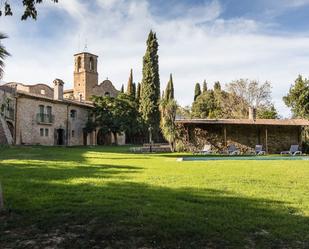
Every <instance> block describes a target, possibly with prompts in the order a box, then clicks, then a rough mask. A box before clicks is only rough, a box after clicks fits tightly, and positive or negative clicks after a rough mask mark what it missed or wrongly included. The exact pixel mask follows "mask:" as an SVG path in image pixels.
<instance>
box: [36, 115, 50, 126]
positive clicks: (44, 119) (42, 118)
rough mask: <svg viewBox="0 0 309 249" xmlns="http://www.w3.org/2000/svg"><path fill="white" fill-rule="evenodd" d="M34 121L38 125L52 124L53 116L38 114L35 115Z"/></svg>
mask: <svg viewBox="0 0 309 249" xmlns="http://www.w3.org/2000/svg"><path fill="white" fill-rule="evenodd" d="M36 120H37V122H38V123H40V124H52V123H53V122H54V115H51V114H45V113H38V114H37V115H36Z"/></svg>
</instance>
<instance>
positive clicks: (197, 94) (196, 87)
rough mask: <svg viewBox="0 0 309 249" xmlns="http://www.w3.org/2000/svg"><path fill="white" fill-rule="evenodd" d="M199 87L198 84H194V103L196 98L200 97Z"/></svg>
mask: <svg viewBox="0 0 309 249" xmlns="http://www.w3.org/2000/svg"><path fill="white" fill-rule="evenodd" d="M201 93H202V92H201V86H200V83H196V84H195V88H194V101H195V100H196V98H197V97H198V96H200V95H201Z"/></svg>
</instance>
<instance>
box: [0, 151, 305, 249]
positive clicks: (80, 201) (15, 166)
mask: <svg viewBox="0 0 309 249" xmlns="http://www.w3.org/2000/svg"><path fill="white" fill-rule="evenodd" d="M127 151H128V147H121V148H120V147H119V148H117V147H97V148H44V147H24V148H11V149H9V148H3V147H2V148H1V147H0V181H1V183H2V187H3V189H4V195H5V196H4V197H5V205H6V208H7V210H6V211H5V212H2V213H1V214H0V248H14V249H15V248H17V249H18V248H40V249H41V248H70V249H72V248H309V161H205V162H203V161H202V162H176V157H177V156H179V155H177V154H154V155H149V154H130V153H128V152H127Z"/></svg>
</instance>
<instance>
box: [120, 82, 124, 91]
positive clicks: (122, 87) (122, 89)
mask: <svg viewBox="0 0 309 249" xmlns="http://www.w3.org/2000/svg"><path fill="white" fill-rule="evenodd" d="M120 92H122V93H124V86H123V84H122V85H121V89H120Z"/></svg>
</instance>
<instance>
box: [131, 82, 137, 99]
mask: <svg viewBox="0 0 309 249" xmlns="http://www.w3.org/2000/svg"><path fill="white" fill-rule="evenodd" d="M132 97H133V98H134V99H135V98H136V83H135V82H134V83H133V92H132Z"/></svg>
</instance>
